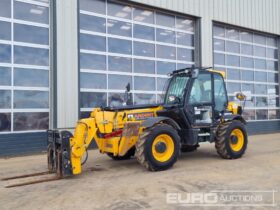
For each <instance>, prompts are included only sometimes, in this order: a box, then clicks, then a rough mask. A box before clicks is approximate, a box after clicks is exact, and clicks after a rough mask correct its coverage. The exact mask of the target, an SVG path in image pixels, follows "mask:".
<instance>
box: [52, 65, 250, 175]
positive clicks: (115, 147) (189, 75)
mask: <svg viewBox="0 0 280 210" xmlns="http://www.w3.org/2000/svg"><path fill="white" fill-rule="evenodd" d="M223 76H224V74H223V73H222V72H218V71H215V70H211V69H207V68H195V67H191V68H185V69H180V70H175V71H173V72H172V73H171V74H170V79H169V82H168V86H167V90H166V94H165V99H164V103H163V104H160V105H159V104H155V105H129V106H121V107H100V108H95V109H94V110H93V111H92V112H91V114H90V117H89V118H86V119H81V120H79V121H78V123H77V126H76V128H75V132H74V134H72V133H71V132H69V131H59V130H49V131H48V168H49V171H50V172H55V173H57V175H59V176H60V177H66V176H71V175H76V174H80V173H81V171H82V165H83V163H84V162H85V161H84V160H86V159H87V150H88V148H89V145H90V144H91V142H92V141H95V143H96V145H97V147H98V150H99V151H100V152H101V153H105V154H107V155H109V156H110V157H111V158H112V159H115V160H117V159H128V158H130V157H131V156H134V155H135V156H136V158H137V160H138V162H139V163H140V164H141V165H142V166H144V167H145V168H147V169H148V170H151V171H159V170H166V169H168V168H170V167H171V166H172V165H173V164H174V163H175V162H176V161H177V158H178V156H179V154H180V151H182V152H184V151H191V150H195V149H196V148H197V147H198V146H199V143H201V142H211V143H212V142H213V143H215V146H216V150H217V153H218V154H219V155H220V156H221V157H222V158H225V159H236V158H240V157H241V156H242V155H243V154H244V152H245V150H246V147H247V141H248V140H247V132H246V129H245V124H246V121H245V120H244V119H243V117H242V116H241V114H242V107H241V105H239V104H235V103H234V102H228V98H227V91H226V87H225V82H224V79H223ZM236 97H237V98H238V99H239V100H244V99H245V96H244V95H243V94H242V93H239V94H237V95H236ZM85 157H86V158H85Z"/></svg>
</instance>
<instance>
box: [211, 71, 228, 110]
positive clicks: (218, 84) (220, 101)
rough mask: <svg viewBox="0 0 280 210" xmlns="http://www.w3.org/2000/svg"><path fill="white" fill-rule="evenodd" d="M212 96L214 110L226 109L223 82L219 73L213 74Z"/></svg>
mask: <svg viewBox="0 0 280 210" xmlns="http://www.w3.org/2000/svg"><path fill="white" fill-rule="evenodd" d="M214 97H215V111H217V112H221V111H223V110H225V109H226V106H227V95H226V88H225V83H224V80H223V78H222V76H221V75H220V74H214Z"/></svg>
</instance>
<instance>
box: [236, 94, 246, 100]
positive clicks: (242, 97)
mask: <svg viewBox="0 0 280 210" xmlns="http://www.w3.org/2000/svg"><path fill="white" fill-rule="evenodd" d="M235 97H236V98H237V99H238V100H239V101H244V100H245V99H246V96H245V95H244V94H243V93H236V95H235Z"/></svg>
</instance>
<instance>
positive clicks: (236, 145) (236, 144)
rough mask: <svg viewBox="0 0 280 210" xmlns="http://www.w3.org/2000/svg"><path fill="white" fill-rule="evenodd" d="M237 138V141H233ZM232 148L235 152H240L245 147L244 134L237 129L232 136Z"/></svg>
mask: <svg viewBox="0 0 280 210" xmlns="http://www.w3.org/2000/svg"><path fill="white" fill-rule="evenodd" d="M233 138H235V141H234V140H233ZM229 144H230V147H231V149H232V150H233V151H234V152H239V151H240V150H241V149H242V148H243V146H244V134H243V132H242V131H241V130H240V129H238V128H236V129H234V130H233V131H232V132H231V134H230V143H229Z"/></svg>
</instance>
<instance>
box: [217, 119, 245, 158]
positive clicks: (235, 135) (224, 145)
mask: <svg viewBox="0 0 280 210" xmlns="http://www.w3.org/2000/svg"><path fill="white" fill-rule="evenodd" d="M247 144H248V137H247V132H246V129H245V126H244V124H243V123H242V122H240V121H238V120H233V121H230V122H226V123H223V124H221V125H220V126H219V127H218V130H217V134H216V141H215V147H216V150H217V153H218V154H219V155H220V156H221V157H222V158H225V159H236V158H240V157H242V155H244V153H245V151H246V149H247Z"/></svg>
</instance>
